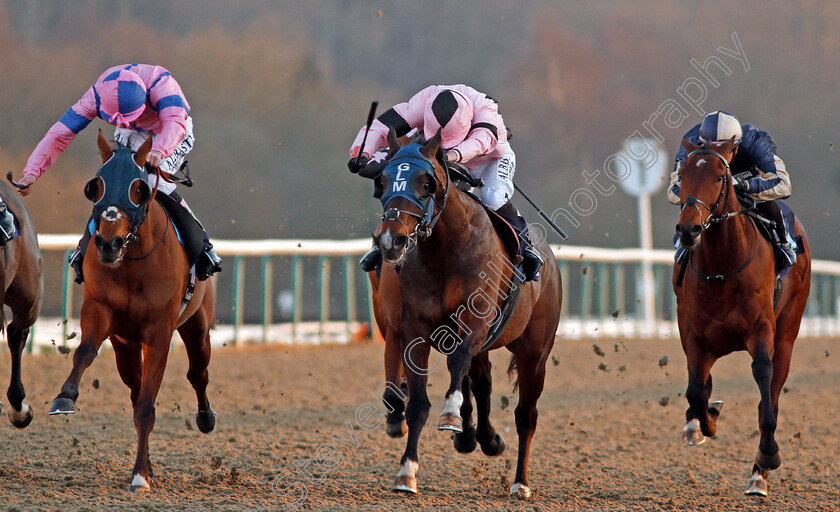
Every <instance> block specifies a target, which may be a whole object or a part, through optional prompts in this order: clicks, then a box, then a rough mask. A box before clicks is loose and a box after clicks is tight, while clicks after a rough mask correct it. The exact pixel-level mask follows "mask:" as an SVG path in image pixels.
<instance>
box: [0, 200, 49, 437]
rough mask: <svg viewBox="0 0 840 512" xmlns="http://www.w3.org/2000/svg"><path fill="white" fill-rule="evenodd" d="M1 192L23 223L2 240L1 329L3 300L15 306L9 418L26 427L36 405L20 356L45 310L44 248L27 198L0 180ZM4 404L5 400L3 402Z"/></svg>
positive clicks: (0, 324)
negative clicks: (25, 384) (25, 381)
mask: <svg viewBox="0 0 840 512" xmlns="http://www.w3.org/2000/svg"><path fill="white" fill-rule="evenodd" d="M0 196H2V198H3V201H4V202H5V203H6V206H7V208H8V209H9V210H11V211H12V212H14V214H15V216H16V217H17V220H18V224H19V225H20V236H18V237H16V238H13V239H11V240H9V241H8V242H6V243H5V244H2V246H3V250H2V251H0V281H2V282H3V286H2V287H0V329H2V328H3V326H5V324H6V319H5V314H4V313H3V310H2V304H5V305H7V306H9V308H10V309H11V310H12V321H11V322H10V323H9V325H8V327H6V338H7V341H8V343H9V351H10V352H11V354H12V379H11V382H10V383H9V390H8V391H7V392H6V397H8V399H9V405H11V408H10V409H9V420H11V422H12V425H14V426H16V427H17V428H26V427H27V426H28V425H29V423H30V422H31V421H32V408H31V407H30V406H29V404H28V403H26V400H24V398H25V397H26V392H25V391H24V389H23V382H21V376H20V373H21V368H20V367H21V363H20V358H21V354H22V353H23V347H24V345H25V344H26V339H27V338H28V337H29V329H30V327H32V325H33V324H34V323H35V320H36V319H37V318H38V313H39V312H40V310H41V297H42V296H43V293H44V272H43V268H42V263H41V249H40V248H39V247H38V235H37V234H36V233H35V224H34V223H33V222H32V217H30V216H29V211H28V210H27V209H26V207H25V206H24V205H23V201H21V199H20V198H19V197H18V195H17V194H16V193H15V192H14V191H13V190H12V188H11V187H9V185H7V184H5V183H0ZM0 408H2V404H0Z"/></svg>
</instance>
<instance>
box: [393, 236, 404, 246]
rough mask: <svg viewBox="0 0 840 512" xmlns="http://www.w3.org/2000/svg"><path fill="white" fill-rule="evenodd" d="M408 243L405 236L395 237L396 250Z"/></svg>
mask: <svg viewBox="0 0 840 512" xmlns="http://www.w3.org/2000/svg"><path fill="white" fill-rule="evenodd" d="M405 243H406V237H405V235H397V236H395V237H394V248H396V249H399V248H401V247H404V246H405Z"/></svg>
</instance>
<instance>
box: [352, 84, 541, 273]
mask: <svg viewBox="0 0 840 512" xmlns="http://www.w3.org/2000/svg"><path fill="white" fill-rule="evenodd" d="M391 128H393V129H394V131H395V132H396V134H397V136H398V137H401V136H403V135H406V134H408V133H409V132H410V131H411V130H413V129H416V130H418V131H421V130H422V132H423V134H424V135H425V137H426V138H427V139H429V138H431V137H432V136H434V135H435V133H437V131H438V129H440V131H441V139H442V141H441V144H442V146H443V148H444V150H445V152H446V158H447V160H448V161H450V162H455V163H459V164H462V165H464V166H465V167H466V168H467V170H468V172H469V173H470V175H471V176H472V177H473V178H476V179H481V180H482V181H484V187H483V188H482V189H481V203H482V204H483V205H484V206H486V207H487V208H489V209H491V210H494V211H496V212H497V213H499V214H500V215H502V216H503V217H504V218H505V219H506V220H507V221H508V222H509V223H510V224H511V225H512V226H513V227H514V229H515V230H516V232H517V233H518V234H519V236H520V240H521V242H522V244H523V246H524V247H525V252H524V254H523V256H524V258H525V261H524V262H523V270H524V271H525V274H526V279H528V280H531V279H534V278H535V277H536V276H537V275H538V273H539V269H540V266H541V265H542V263H543V262H542V258H541V257H540V254H539V252H538V251H537V250H536V249H534V248H533V244H532V243H531V242H530V240H529V239H528V235H527V229H526V228H527V223H526V222H525V219H523V218H522V216H521V215H520V214H519V212H518V211H517V209H516V208H515V207H514V206H513V205H512V204H511V203H510V198H511V197H513V192H514V187H513V176H514V172H515V171H516V155H515V153H514V152H513V149H511V147H510V144H509V143H508V138H509V137H508V131H507V128H506V126H505V122H504V119H502V116H501V114H499V105H498V103H496V101H495V100H493V99H492V98H490V97H488V96H487V95H485V94H484V93H482V92H479V91H477V90H475V89H473V88H472V87H469V86H467V85H462V84H457V85H432V86H429V87H426V88H425V89H423V90H421V91H420V92H418V93H417V94H415V95H414V96H412V97H411V98H410V99H409V100H408V101H406V102H403V103H399V104H397V105H394V106H393V107H391V108H390V109H388V110H387V111H385V113H383V114H382V115H380V116H379V117H378V118H377V119H376V120H374V122H373V123H372V124H371V127H370V132H369V133H368V136H367V141H366V143H365V147H364V148H362V147H361V144H362V139H363V138H364V133H365V130H366V129H365V128H362V129H361V130H359V133H358V135H357V136H356V139H355V141H354V142H353V144H352V145H351V147H350V156H351V157H352V159H351V160H350V163H349V164H348V166H349V167H350V170H351V172H359V170H360V169H359V168H358V167H356V165H355V164H356V157H357V156H358V155H359V153H361V155H362V158H361V162H362V166H364V165H365V164H367V162H368V160H369V159H370V158H371V155H374V154H375V153H376V151H377V150H378V149H380V148H382V147H384V146H387V136H388V131H389V130H390V129H391ZM378 249H379V248H378V247H377V246H374V247H373V249H371V250H370V252H368V253H367V254H366V255H365V256H364V257H363V258H362V261H361V265H362V268H363V269H364V270H366V271H369V270H372V269H374V268H376V267H377V266H378V265H379V263H380V262H381V254H380V253H379V250H378Z"/></svg>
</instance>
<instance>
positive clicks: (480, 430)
mask: <svg viewBox="0 0 840 512" xmlns="http://www.w3.org/2000/svg"><path fill="white" fill-rule="evenodd" d="M491 368H492V365H491V364H490V357H489V355H488V354H487V352H484V353H482V354H479V355H477V356H476V357H475V358H473V361H472V366H471V367H470V379H471V381H472V390H473V393H474V394H475V405H476V410H477V411H476V426H477V432H476V438H477V439H478V442H479V444H481V451H482V452H484V453H485V454H486V455H490V456H495V455H501V454H502V453H503V452H504V451H505V440H504V439H503V438H502V436H500V435H499V434H497V433H496V430H495V429H494V428H493V425H492V424H491V423H490V396H491V393H492V391H493V378H492V375H491V374H490V370H491Z"/></svg>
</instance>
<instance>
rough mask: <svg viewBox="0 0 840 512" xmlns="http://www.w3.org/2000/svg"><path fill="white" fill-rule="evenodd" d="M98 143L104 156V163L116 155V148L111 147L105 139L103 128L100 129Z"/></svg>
mask: <svg viewBox="0 0 840 512" xmlns="http://www.w3.org/2000/svg"><path fill="white" fill-rule="evenodd" d="M96 144H97V145H98V146H99V154H100V155H101V156H102V163H103V164H104V163H105V162H107V161H108V159H110V158H111V157H112V156H113V155H114V150H113V149H111V145H110V144H108V141H107V140H105V135H104V134H103V133H102V130H99V137H97V138H96Z"/></svg>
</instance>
